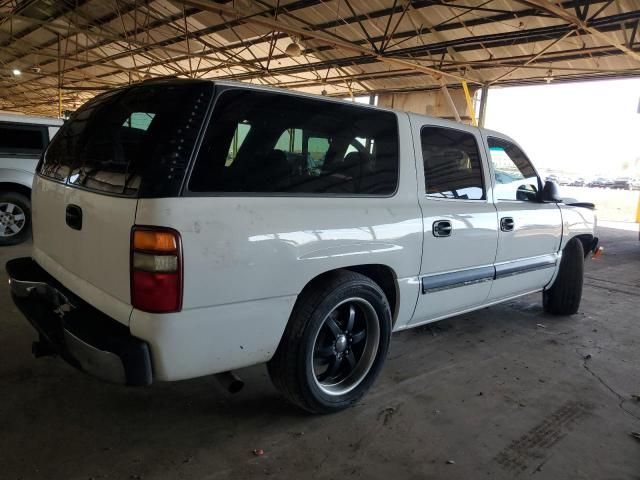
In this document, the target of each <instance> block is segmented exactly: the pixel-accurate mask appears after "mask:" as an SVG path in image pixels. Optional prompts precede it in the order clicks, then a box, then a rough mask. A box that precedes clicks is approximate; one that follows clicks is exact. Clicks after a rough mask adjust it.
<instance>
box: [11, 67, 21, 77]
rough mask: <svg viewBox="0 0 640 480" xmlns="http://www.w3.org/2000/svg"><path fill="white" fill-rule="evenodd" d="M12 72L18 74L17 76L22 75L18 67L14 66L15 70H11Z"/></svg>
mask: <svg viewBox="0 0 640 480" xmlns="http://www.w3.org/2000/svg"><path fill="white" fill-rule="evenodd" d="M11 73H13V75H14V76H16V77H18V76H20V75H22V72H21V71H20V70H18V69H17V68H14V69H13V70H11Z"/></svg>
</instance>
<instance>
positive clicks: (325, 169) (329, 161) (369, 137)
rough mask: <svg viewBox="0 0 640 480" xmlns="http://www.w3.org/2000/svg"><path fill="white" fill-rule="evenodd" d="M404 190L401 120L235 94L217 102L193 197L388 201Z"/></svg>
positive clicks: (289, 98)
mask: <svg viewBox="0 0 640 480" xmlns="http://www.w3.org/2000/svg"><path fill="white" fill-rule="evenodd" d="M397 184H398V126H397V119H396V116H395V114H393V113H391V112H383V111H379V110H374V109H371V108H366V107H357V106H353V105H350V104H348V103H346V102H345V103H344V104H342V103H339V102H329V101H324V100H314V99H308V98H303V97H298V96H294V95H287V94H280V93H270V92H256V91H251V90H243V89H232V90H227V91H224V92H223V93H221V94H220V96H219V98H218V99H217V101H216V105H215V108H214V111H213V115H212V118H211V121H210V122H209V126H208V129H207V132H206V135H205V138H204V141H203V145H202V147H201V148H200V152H199V154H198V158H197V160H196V164H195V166H194V169H193V172H192V174H191V179H190V181H189V191H191V192H198V193H200V192H207V193H214V194H234V193H257V194H261V193H267V194H290V195H296V194H304V195H308V194H316V195H347V196H349V195H383V196H388V195H391V194H393V193H394V192H395V191H396V188H397Z"/></svg>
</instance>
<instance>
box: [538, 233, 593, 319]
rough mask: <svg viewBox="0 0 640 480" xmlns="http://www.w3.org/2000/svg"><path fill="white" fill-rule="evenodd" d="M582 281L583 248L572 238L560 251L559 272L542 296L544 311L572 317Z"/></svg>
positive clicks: (575, 310)
mask: <svg viewBox="0 0 640 480" xmlns="http://www.w3.org/2000/svg"><path fill="white" fill-rule="evenodd" d="M583 281H584V247H583V245H582V242H581V241H580V240H579V239H577V238H574V239H572V240H570V241H569V243H567V245H566V246H565V247H564V250H563V251H562V260H561V261H560V270H559V271H558V276H557V277H556V280H555V282H553V285H552V286H551V287H550V288H548V289H546V290H545V291H544V292H543V294H542V305H543V307H544V310H545V311H546V312H548V313H553V314H555V315H573V314H574V313H577V312H578V308H579V307H580V300H581V299H582V284H583Z"/></svg>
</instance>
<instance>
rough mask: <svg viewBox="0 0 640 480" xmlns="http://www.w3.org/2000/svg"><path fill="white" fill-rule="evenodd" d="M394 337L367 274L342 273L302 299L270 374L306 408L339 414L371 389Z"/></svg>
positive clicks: (378, 291)
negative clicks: (337, 412)
mask: <svg viewBox="0 0 640 480" xmlns="http://www.w3.org/2000/svg"><path fill="white" fill-rule="evenodd" d="M390 336H391V312H390V309H389V304H388V302H387V299H386V297H385V295H384V293H383V291H382V290H381V289H380V287H379V286H378V285H377V284H376V283H375V282H374V281H373V280H371V279H370V278H368V277H366V276H364V275H361V274H359V273H355V272H350V271H341V272H338V273H336V274H333V275H331V276H329V277H326V278H325V279H323V280H321V281H320V282H316V284H315V285H314V286H312V287H310V288H309V289H307V290H306V291H305V292H303V293H302V294H301V296H300V298H299V299H298V301H297V303H296V306H295V308H294V312H293V314H292V316H291V319H290V320H289V324H288V325H287V328H286V330H285V333H284V335H283V338H282V340H281V341H280V345H279V346H278V350H277V351H276V354H275V355H274V357H273V359H272V360H271V361H270V362H269V364H268V369H269V374H270V376H271V379H272V381H273V383H274V385H275V386H276V387H277V388H278V389H279V390H280V391H281V393H282V394H283V395H284V396H285V397H286V398H287V399H288V400H290V401H291V402H293V403H294V404H296V405H298V406H300V407H301V408H303V409H305V410H307V411H309V412H312V413H331V412H336V411H339V410H342V409H344V408H347V407H349V406H350V405H353V404H354V403H355V402H357V401H358V400H359V399H360V397H362V395H363V394H364V393H365V392H366V391H367V390H368V389H369V387H370V386H371V385H372V383H373V382H374V380H375V379H376V377H377V376H378V374H379V373H380V370H381V369H382V366H383V364H384V361H385V358H386V355H387V350H388V347H389V340H390Z"/></svg>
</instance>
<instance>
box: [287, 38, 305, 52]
mask: <svg viewBox="0 0 640 480" xmlns="http://www.w3.org/2000/svg"><path fill="white" fill-rule="evenodd" d="M284 53H285V54H286V55H287V56H289V57H299V56H300V55H302V47H301V46H300V38H299V37H293V36H292V37H291V43H290V44H289V45H287V48H285V49H284Z"/></svg>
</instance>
